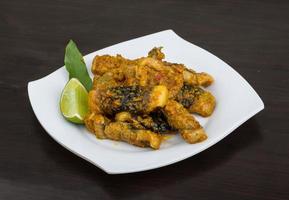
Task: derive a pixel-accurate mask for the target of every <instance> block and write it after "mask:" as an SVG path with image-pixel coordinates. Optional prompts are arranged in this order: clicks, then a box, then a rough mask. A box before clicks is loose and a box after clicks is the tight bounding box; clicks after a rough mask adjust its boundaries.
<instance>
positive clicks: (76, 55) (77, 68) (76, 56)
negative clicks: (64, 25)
mask: <svg viewBox="0 0 289 200" xmlns="http://www.w3.org/2000/svg"><path fill="white" fill-rule="evenodd" d="M64 64H65V68H66V70H67V71H68V73H69V79H71V78H77V79H78V80H79V81H80V82H81V83H82V85H83V86H84V87H85V88H86V90H87V91H89V90H90V89H91V88H92V80H91V78H90V76H89V74H88V72H87V68H86V65H85V62H84V60H83V57H82V55H81V53H80V52H79V50H78V48H77V46H76V44H75V43H74V42H73V41H72V40H70V41H69V43H68V44H67V46H66V48H65V56H64Z"/></svg>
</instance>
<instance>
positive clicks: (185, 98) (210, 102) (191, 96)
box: [176, 84, 216, 117]
mask: <svg viewBox="0 0 289 200" xmlns="http://www.w3.org/2000/svg"><path fill="white" fill-rule="evenodd" d="M176 101H178V102H179V103H181V104H182V105H183V106H184V107H185V108H187V109H188V111H189V112H190V113H197V114H199V115H201V116H203V117H208V116H210V115H211V114H212V113H213V111H214V109H215V105H216V100H215V97H214V96H213V95H212V94H211V93H210V92H208V91H205V90H203V89H202V88H200V87H199V86H195V85H187V84H185V85H184V86H183V87H182V89H181V90H180V91H179V93H178V95H177V97H176Z"/></svg>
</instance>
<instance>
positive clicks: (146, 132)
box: [60, 41, 216, 149]
mask: <svg viewBox="0 0 289 200" xmlns="http://www.w3.org/2000/svg"><path fill="white" fill-rule="evenodd" d="M164 58H165V54H164V53H163V52H162V48H161V47H155V48H153V49H152V50H150V51H149V52H148V55H147V56H145V57H140V58H136V59H133V60H132V59H127V58H124V57H123V56H121V55H116V56H111V55H97V56H95V58H94V59H93V62H92V67H91V71H92V73H93V75H94V77H93V80H91V78H90V77H89V75H88V72H87V69H86V65H85V62H84V60H83V58H82V55H81V53H80V52H79V50H78V49H77V47H76V45H75V43H74V42H73V41H70V42H69V44H68V45H67V47H66V51H65V66H66V69H67V71H68V72H69V78H70V81H69V82H68V84H67V85H66V86H65V88H64V90H63V93H62V96H61V103H60V107H61V112H62V114H63V116H64V117H65V118H66V119H68V120H69V121H71V122H74V123H84V124H85V126H86V128H87V129H88V130H89V131H90V132H92V133H94V134H95V136H96V137H97V138H99V139H111V140H116V141H124V142H127V143H129V144H133V145H136V146H139V147H151V148H152V149H159V148H160V146H161V143H162V142H163V141H164V140H165V139H166V138H167V135H168V134H173V133H179V134H180V135H181V137H182V138H183V139H184V140H185V141H186V142H187V143H190V144H194V143H198V142H202V141H204V140H206V139H207V135H206V133H205V130H204V128H203V127H202V126H201V124H200V123H199V122H198V121H197V120H196V119H195V117H194V116H193V115H192V114H198V115H200V116H202V117H208V116H210V115H211V114H212V113H213V111H214V108H215V104H216V100H215V97H214V96H213V95H212V94H211V93H210V92H209V91H206V90H205V89H204V88H205V87H207V86H209V85H211V84H212V83H213V82H214V79H213V77H212V76H211V75H209V74H208V73H205V72H200V73H199V72H196V71H194V70H191V69H188V68H187V67H186V66H185V65H183V64H177V63H171V62H167V61H164ZM87 91H88V93H87Z"/></svg>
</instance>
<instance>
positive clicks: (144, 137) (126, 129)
mask: <svg viewBox="0 0 289 200" xmlns="http://www.w3.org/2000/svg"><path fill="white" fill-rule="evenodd" d="M104 134H105V137H106V138H108V139H112V140H120V141H124V142H127V143H129V144H133V145H136V146H139V147H151V148H153V149H159V148H160V145H161V142H162V138H163V137H162V136H161V135H159V134H156V133H154V132H151V131H149V130H136V129H132V128H131V126H130V124H128V123H125V122H111V123H109V124H108V125H107V126H105V129H104Z"/></svg>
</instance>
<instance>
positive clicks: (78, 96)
mask: <svg viewBox="0 0 289 200" xmlns="http://www.w3.org/2000/svg"><path fill="white" fill-rule="evenodd" d="M87 96H88V93H87V91H86V89H85V87H84V86H83V85H82V84H81V83H80V81H79V80H77V79H76V78H72V79H70V80H69V81H68V83H67V84H66V85H65V87H64V89H63V91H62V94H61V99H60V110H61V113H62V115H63V116H64V117H65V118H66V119H67V120H68V121H71V122H73V123H77V124H83V119H84V117H85V115H86V114H87V112H88V103H87Z"/></svg>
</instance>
